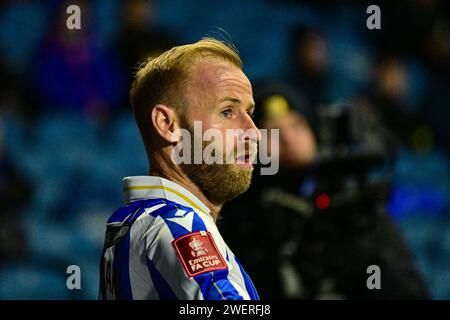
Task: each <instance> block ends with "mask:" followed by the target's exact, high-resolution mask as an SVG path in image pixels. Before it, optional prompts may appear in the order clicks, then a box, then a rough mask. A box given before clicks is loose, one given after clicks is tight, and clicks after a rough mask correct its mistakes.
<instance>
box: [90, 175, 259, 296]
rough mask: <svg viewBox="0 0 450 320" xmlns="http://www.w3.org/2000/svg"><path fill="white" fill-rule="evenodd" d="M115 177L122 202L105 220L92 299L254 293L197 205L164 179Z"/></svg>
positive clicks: (204, 210)
mask: <svg viewBox="0 0 450 320" xmlns="http://www.w3.org/2000/svg"><path fill="white" fill-rule="evenodd" d="M123 182H124V192H125V202H126V203H127V205H126V206H124V207H122V208H120V209H118V210H117V211H116V212H114V213H113V215H112V216H111V217H110V218H109V220H108V222H107V230H106V236H105V246H104V249H103V252H102V257H101V263H100V294H99V297H100V299H137V300H142V299H164V300H166V299H182V300H192V299H195V300H199V299H204V300H229V299H245V300H250V299H251V300H256V299H259V297H258V294H257V292H256V290H255V287H254V286H253V284H252V282H251V280H250V277H249V276H248V274H247V273H246V272H245V271H244V269H243V268H242V266H241V264H240V263H239V261H238V259H237V258H236V257H235V256H234V254H233V253H232V252H231V250H230V249H229V248H228V246H227V245H226V243H225V241H224V240H223V238H222V236H221V235H220V233H219V231H218V229H217V226H216V224H215V222H214V220H213V218H212V217H211V215H210V214H209V213H210V211H209V209H208V208H207V207H206V205H205V204H204V203H202V202H201V201H200V200H199V199H198V198H197V197H195V196H194V195H193V194H192V193H190V192H189V191H188V190H186V189H185V188H183V187H181V186H180V185H178V184H176V183H174V182H171V181H169V180H167V179H164V178H160V177H153V176H137V177H127V178H124V179H123Z"/></svg>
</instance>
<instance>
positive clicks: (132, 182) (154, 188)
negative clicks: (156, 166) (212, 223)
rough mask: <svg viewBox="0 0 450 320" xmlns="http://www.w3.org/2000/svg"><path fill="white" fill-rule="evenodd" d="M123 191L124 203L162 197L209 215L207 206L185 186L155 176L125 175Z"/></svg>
mask: <svg viewBox="0 0 450 320" xmlns="http://www.w3.org/2000/svg"><path fill="white" fill-rule="evenodd" d="M122 182H123V192H124V198H125V203H127V204H128V203H130V202H133V201H136V200H143V199H156V198H164V199H167V200H170V201H173V202H176V203H179V204H181V205H184V206H187V207H191V208H194V209H197V210H200V211H201V212H203V213H205V214H207V215H209V216H210V210H209V208H208V207H207V206H206V205H205V204H204V203H203V202H202V201H200V199H199V198H197V197H196V196H194V195H193V194H192V193H191V192H190V191H188V190H187V189H186V188H183V187H182V186H180V185H179V184H177V183H175V182H172V181H170V180H167V179H164V178H161V177H156V176H132V177H125V178H123V180H122Z"/></svg>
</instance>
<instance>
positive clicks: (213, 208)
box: [149, 157, 223, 221]
mask: <svg viewBox="0 0 450 320" xmlns="http://www.w3.org/2000/svg"><path fill="white" fill-rule="evenodd" d="M155 160H156V161H155ZM150 162H151V163H152V165H151V166H150V168H151V169H150V171H149V174H150V175H151V176H157V177H161V178H165V179H167V180H170V181H172V182H175V183H177V184H179V185H181V186H182V187H184V188H185V189H187V190H188V191H190V192H191V193H192V194H193V195H194V196H196V197H197V198H198V199H199V200H200V201H201V202H203V203H204V204H205V205H206V206H207V207H208V208H209V210H210V215H211V216H212V217H213V219H214V221H217V219H218V217H219V212H220V210H221V209H222V206H223V204H215V203H212V202H211V201H210V200H209V199H208V198H207V197H206V196H205V195H204V194H203V192H202V191H201V190H200V188H199V187H198V186H197V185H196V184H195V183H193V182H192V181H191V180H190V179H189V178H188V177H187V176H186V174H185V173H184V172H183V171H182V170H181V169H180V167H178V166H176V165H175V164H171V165H164V163H165V162H161V161H158V160H157V157H156V159H153V160H152V161H150Z"/></svg>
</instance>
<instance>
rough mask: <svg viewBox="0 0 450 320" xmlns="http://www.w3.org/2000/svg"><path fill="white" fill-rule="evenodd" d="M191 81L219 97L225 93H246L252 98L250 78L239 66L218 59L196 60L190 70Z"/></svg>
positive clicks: (206, 91) (197, 86) (197, 87)
mask: <svg viewBox="0 0 450 320" xmlns="http://www.w3.org/2000/svg"><path fill="white" fill-rule="evenodd" d="M189 82H190V83H191V84H192V85H193V86H194V87H196V89H200V90H204V91H203V92H204V93H211V94H214V95H216V98H219V96H220V95H223V94H228V93H230V94H237V95H242V97H241V98H243V99H245V98H248V97H245V95H249V96H250V98H252V86H251V83H250V80H249V79H248V78H247V76H246V75H245V74H244V72H242V70H240V69H239V68H238V67H236V66H234V65H232V64H231V63H229V62H225V61H220V60H217V59H215V60H214V59H204V60H201V61H198V62H195V63H194V64H193V65H192V66H191V68H190V70H189Z"/></svg>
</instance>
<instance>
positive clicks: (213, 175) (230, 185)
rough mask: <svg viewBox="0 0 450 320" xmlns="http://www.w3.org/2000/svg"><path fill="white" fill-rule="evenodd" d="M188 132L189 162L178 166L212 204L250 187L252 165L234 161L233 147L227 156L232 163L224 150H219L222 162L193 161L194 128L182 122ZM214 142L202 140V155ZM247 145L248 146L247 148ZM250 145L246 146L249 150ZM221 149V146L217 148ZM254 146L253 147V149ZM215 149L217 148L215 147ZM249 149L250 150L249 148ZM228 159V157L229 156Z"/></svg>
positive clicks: (224, 201) (226, 200)
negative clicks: (247, 165)
mask: <svg viewBox="0 0 450 320" xmlns="http://www.w3.org/2000/svg"><path fill="white" fill-rule="evenodd" d="M184 128H186V129H187V130H188V131H189V132H190V133H191V137H193V139H191V145H190V147H191V151H192V152H191V153H192V155H191V162H190V163H189V164H186V163H181V164H180V165H179V166H180V168H181V169H182V170H183V172H184V173H185V174H186V176H187V177H188V178H189V179H190V180H191V181H192V182H193V183H194V184H195V185H196V186H197V187H198V188H199V189H200V191H202V193H203V194H204V195H205V196H206V197H207V198H208V200H209V201H211V202H212V203H214V204H224V203H226V202H228V201H230V200H233V199H234V198H236V197H238V196H239V195H241V194H242V193H244V192H245V191H247V189H248V188H249V187H250V183H251V179H252V172H253V166H251V167H241V166H239V165H237V164H235V163H236V160H235V159H236V155H237V149H236V148H235V149H234V150H233V151H232V152H231V153H230V155H229V156H228V158H229V157H233V160H234V161H233V163H229V164H228V163H227V161H226V159H227V155H226V153H225V152H223V151H221V152H222V154H223V161H222V163H214V162H213V163H211V161H209V162H208V161H206V162H208V163H210V164H208V163H205V159H203V161H202V163H200V164H195V163H194V154H193V153H194V152H195V151H197V150H195V148H194V145H195V142H194V139H195V138H197V137H194V130H193V128H192V127H191V126H190V125H189V124H186V123H185V124H184ZM212 143H214V141H213V142H209V141H203V142H202V155H203V154H204V153H203V151H204V150H205V148H206V147H208V146H209V145H210V144H212ZM247 147H248V148H247ZM250 147H251V146H246V149H247V150H249V148H250ZM218 149H219V150H222V148H218ZM255 149H256V147H254V148H253V150H255ZM215 150H217V149H215ZM250 150H252V149H251V148H250ZM229 159H230V158H229Z"/></svg>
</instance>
